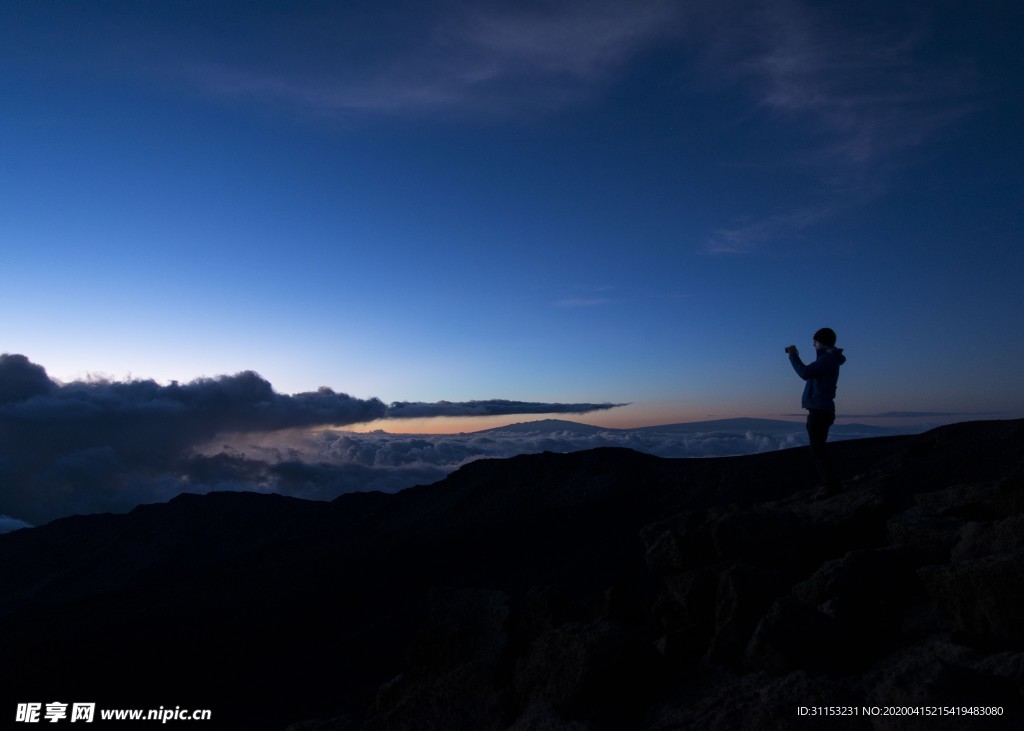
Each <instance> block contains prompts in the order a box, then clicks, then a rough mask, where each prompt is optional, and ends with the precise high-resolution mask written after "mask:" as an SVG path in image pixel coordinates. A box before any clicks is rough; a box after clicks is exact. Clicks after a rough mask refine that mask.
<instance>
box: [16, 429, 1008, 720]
mask: <svg viewBox="0 0 1024 731" xmlns="http://www.w3.org/2000/svg"><path fill="white" fill-rule="evenodd" d="M833 448H834V451H835V454H836V456H837V459H838V461H839V463H840V465H841V469H842V472H843V477H844V479H845V481H846V483H847V488H848V489H847V491H846V492H845V493H844V494H842V495H840V496H838V497H835V498H831V499H829V500H825V501H820V502H815V501H813V500H811V499H810V491H809V490H807V489H804V488H805V485H806V480H807V464H806V455H805V454H804V450H791V451H785V452H776V453H771V454H763V455H756V456H750V457H737V458H726V459H708V460H666V459H658V458H655V457H650V456H647V455H643V454H640V453H637V452H631V451H628V450H618V449H602V450H594V451H589V452H580V453H574V454H565V455H559V454H541V455H532V456H523V457H517V458H513V459H509V460H482V461H479V462H474V463H472V464H470V465H468V466H466V467H464V468H462V469H461V470H459V471H458V472H456V473H454V474H453V475H451V476H450V477H448V478H447V479H445V480H443V481H441V482H439V483H437V484H435V485H431V486H427V487H419V488H413V489H410V490H407V491H404V492H402V493H399V494H397V495H383V494H379V493H369V494H351V495H345V496H343V497H341V498H339V499H338V500H336V501H334V502H332V503H313V502H305V501H300V500H295V499H289V498H282V497H278V496H269V495H257V494H248V493H218V494H211V495H206V496H195V495H183V496H181V497H178V498H176V499H175V500H172V501H171V502H170V503H167V504H163V505H152V506H145V507H140V508H138V509H136V510H134V511H132V512H131V513H130V514H128V515H118V516H111V515H105V516H90V517H79V518H69V519H64V520H59V521H56V522H54V523H51V524H49V525H47V526H43V527H40V528H35V529H31V530H25V531H18V532H16V533H12V534H7V535H3V536H0V684H2V685H0V699H2V704H3V705H2V707H0V714H2V715H0V717H3V716H7V717H8V720H11V717H13V715H14V713H15V708H16V706H17V704H18V703H24V702H39V703H43V704H46V703H49V702H53V701H60V702H65V703H74V702H96V703H97V705H98V707H107V708H112V707H113V708H158V707H160V706H163V707H165V708H173V707H175V706H181V707H182V708H210V709H212V710H213V712H214V721H213V722H211V723H209V724H203V725H204V726H205V727H207V728H250V729H260V728H278V729H283V728H286V727H288V726H289V724H294V725H295V727H296V728H321V729H353V730H354V729H430V728H434V729H505V728H512V729H522V730H526V729H538V730H539V729H604V728H611V729H618V728H624V729H633V728H638V729H642V728H649V729H675V728H721V729H733V728H741V729H742V728H749V729H755V728H790V727H794V728H797V727H808V728H811V727H816V726H817V725H818V723H819V722H820V720H821V719H815V718H812V717H810V716H799V715H798V713H797V708H798V707H799V706H807V707H815V706H853V707H855V708H856V709H857V711H858V712H861V711H862V709H863V708H864V707H873V706H877V707H880V708H881V709H882V712H884V709H885V708H886V707H907V706H914V707H917V706H928V707H935V706H939V707H948V706H957V707H959V706H969V707H980V706H985V707H988V706H999V707H1002V708H1003V709H1004V710H1003V713H1004V714H1005V715H1004V716H1003V720H1004V721H1007V720H1008V719H1009V717H1010V716H1011V715H1014V716H1015V718H1016V722H1017V723H1020V721H1021V718H1022V716H1021V706H1022V705H1024V692H1022V687H1024V609H1022V607H1024V463H1022V455H1024V422H1022V421H1008V422H976V423H969V424H959V425H953V426H949V427H943V428H940V429H937V430H934V431H932V432H928V433H927V434H923V435H919V436H914V437H891V438H881V439H870V440H861V441H853V442H843V443H838V444H835V445H833ZM940 712H941V711H940ZM314 719H324V720H323V721H316V720H314ZM998 722H999V719H981V720H979V719H978V718H977V717H972V718H969V719H966V723H965V719H964V718H963V717H956V716H950V717H941V716H929V717H923V716H912V717H904V718H900V719H893V718H885V717H878V718H866V717H865V716H863V715H858V716H854V717H840V718H830V719H829V722H828V726H829V727H839V728H845V727H849V728H921V729H940V728H964V727H967V726H968V725H971V726H972V727H973V726H974V725H981V726H983V727H997V726H998ZM192 725H195V724H192ZM1004 725H1007V727H1009V724H1008V723H1006V724H1004Z"/></svg>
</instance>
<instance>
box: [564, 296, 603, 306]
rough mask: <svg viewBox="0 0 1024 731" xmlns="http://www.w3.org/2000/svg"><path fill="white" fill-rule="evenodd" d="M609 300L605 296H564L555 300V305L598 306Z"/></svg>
mask: <svg viewBox="0 0 1024 731" xmlns="http://www.w3.org/2000/svg"><path fill="white" fill-rule="evenodd" d="M609 302H611V300H610V299H608V298H606V297H564V298H563V299H560V300H557V301H556V302H555V307H599V306H601V305H606V304H608V303H609Z"/></svg>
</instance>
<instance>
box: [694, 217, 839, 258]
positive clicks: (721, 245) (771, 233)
mask: <svg viewBox="0 0 1024 731" xmlns="http://www.w3.org/2000/svg"><path fill="white" fill-rule="evenodd" d="M829 213H830V211H829V209H828V208H817V209H813V208H806V209H803V210H799V211H792V212H789V213H779V214H776V215H774V216H768V217H767V218H762V219H759V220H755V221H750V222H740V223H739V224H737V225H736V226H734V227H729V228H721V229H718V230H717V231H715V232H714V233H713V234H712V235H711V237H710V238H709V239H708V241H707V243H706V245H705V251H706V252H707V253H709V254H747V253H750V252H752V251H755V250H756V249H757V248H758V247H760V246H761V245H762V244H765V243H767V242H769V241H773V240H776V239H778V238H780V237H783V236H793V235H794V234H798V233H800V232H802V231H804V230H806V229H808V228H810V227H811V226H813V225H814V224H815V223H817V222H819V221H821V220H822V219H824V218H826V217H827V216H828V215H829Z"/></svg>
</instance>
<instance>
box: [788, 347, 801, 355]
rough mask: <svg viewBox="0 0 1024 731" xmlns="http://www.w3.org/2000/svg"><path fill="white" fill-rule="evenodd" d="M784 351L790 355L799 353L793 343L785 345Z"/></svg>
mask: <svg viewBox="0 0 1024 731" xmlns="http://www.w3.org/2000/svg"><path fill="white" fill-rule="evenodd" d="M786 352H787V353H789V354H790V355H800V351H799V350H797V349H796V346H795V345H787V346H786Z"/></svg>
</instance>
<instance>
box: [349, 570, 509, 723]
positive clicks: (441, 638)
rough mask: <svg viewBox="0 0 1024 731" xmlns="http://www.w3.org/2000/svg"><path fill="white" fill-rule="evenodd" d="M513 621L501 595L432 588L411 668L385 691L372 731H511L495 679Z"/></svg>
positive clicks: (375, 708)
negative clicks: (471, 729)
mask: <svg viewBox="0 0 1024 731" xmlns="http://www.w3.org/2000/svg"><path fill="white" fill-rule="evenodd" d="M508 616H509V610H508V597H507V596H506V595H505V594H504V593H503V592H500V591H480V590H475V591H474V590H452V589H445V590H439V589H436V590H434V591H432V592H431V594H430V612H429V615H428V617H427V622H426V624H425V625H424V626H423V627H422V628H420V631H419V633H418V635H417V637H416V640H415V642H414V643H413V645H412V647H411V649H410V653H409V655H410V657H409V664H408V666H407V668H406V670H405V672H403V673H402V674H401V675H399V676H398V677H396V678H394V679H393V680H391V681H390V682H389V683H387V684H385V685H384V686H382V687H381V689H380V690H379V692H378V693H377V700H376V702H375V703H374V705H373V707H372V708H371V710H370V713H369V714H368V716H367V719H366V725H365V728H366V731H376V730H378V729H380V730H382V731H383V730H385V729H386V730H388V731H402V729H408V730H409V731H416V730H418V729H427V728H435V729H457V728H469V727H471V726H472V727H474V728H478V729H481V731H484V730H485V729H500V728H503V726H504V720H503V718H502V708H501V697H500V693H499V691H498V690H497V688H496V683H495V676H496V674H497V672H498V668H497V665H498V661H499V659H500V658H501V655H502V653H503V652H504V651H505V647H506V644H507V636H506V633H505V623H506V621H507V620H508Z"/></svg>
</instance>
